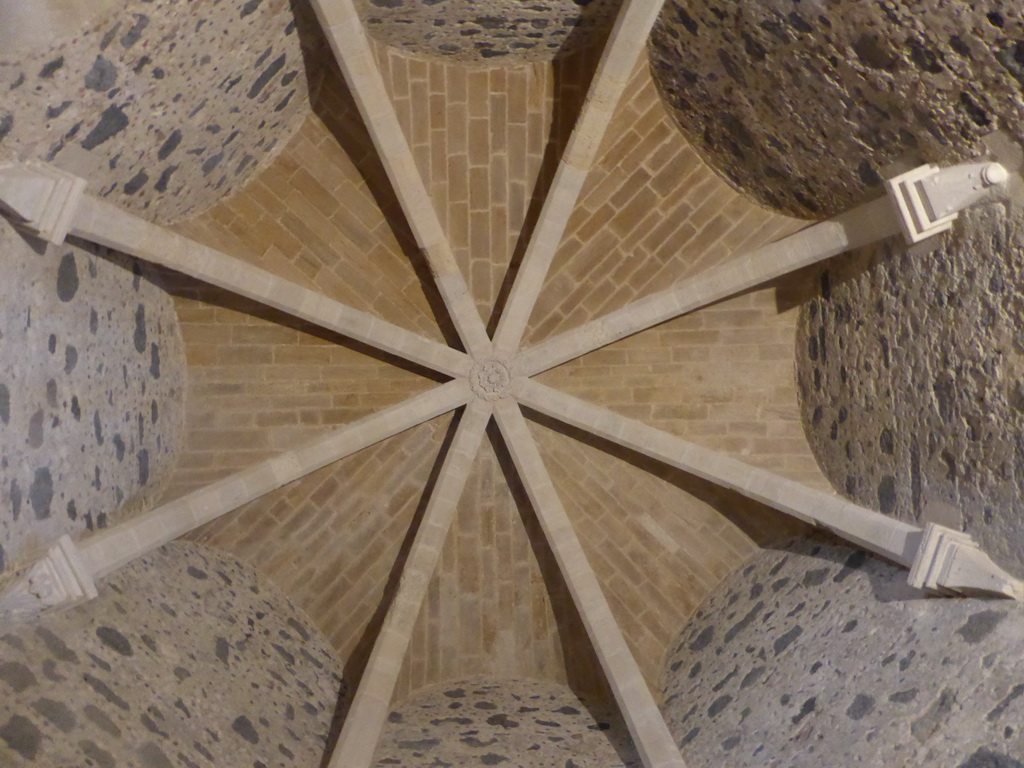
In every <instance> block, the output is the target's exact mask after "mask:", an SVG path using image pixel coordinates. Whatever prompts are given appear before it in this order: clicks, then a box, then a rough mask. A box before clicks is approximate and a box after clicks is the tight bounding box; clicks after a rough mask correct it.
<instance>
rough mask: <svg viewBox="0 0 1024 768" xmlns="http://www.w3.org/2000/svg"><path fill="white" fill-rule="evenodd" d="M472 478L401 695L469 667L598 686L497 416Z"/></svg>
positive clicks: (591, 688) (468, 671)
mask: <svg viewBox="0 0 1024 768" xmlns="http://www.w3.org/2000/svg"><path fill="white" fill-rule="evenodd" d="M489 433H490V434H489V437H490V444H487V443H485V445H484V446H483V447H482V449H481V452H480V454H479V456H478V457H477V460H476V463H475V465H474V468H473V472H472V474H471V475H470V478H469V481H468V483H467V485H466V490H465V493H464V496H463V500H462V503H461V504H460V505H459V512H458V517H457V518H456V521H455V524H454V526H453V527H452V531H451V534H450V536H449V538H448V542H447V544H446V545H445V548H444V550H443V553H442V556H441V561H440V563H439V566H438V573H437V574H436V575H435V576H434V578H433V579H432V580H431V583H430V588H429V590H428V593H427V598H426V601H425V603H424V608H423V611H422V612H421V614H420V618H419V620H418V622H417V625H416V630H415V633H414V635H413V641H412V643H411V645H410V648H409V655H408V657H407V662H406V664H405V666H404V667H403V671H402V675H401V677H400V678H399V683H398V688H397V690H396V694H395V695H396V698H397V699H401V698H403V697H405V696H406V695H408V694H410V693H412V692H414V691H416V690H418V689H420V688H422V687H424V686H426V685H430V684H433V683H436V682H440V681H443V680H452V679H457V678H459V677H465V676H467V675H486V676H496V677H517V678H518V677H527V678H535V679H541V680H556V681H560V682H571V683H572V684H573V686H574V687H575V688H576V690H581V691H584V692H588V693H595V694H600V693H603V692H604V682H603V678H602V677H601V672H600V669H599V667H598V665H597V661H596V659H595V658H594V657H593V655H592V653H591V651H590V646H589V642H588V640H587V636H586V630H585V629H584V628H583V625H582V624H581V622H580V620H579V617H578V616H577V614H576V609H575V607H574V606H573V602H572V598H571V596H570V595H569V592H568V589H567V588H566V586H565V584H564V582H563V581H562V578H561V575H560V574H559V572H558V566H557V564H556V563H555V561H554V558H553V556H552V555H551V552H550V550H549V549H548V546H547V543H546V541H545V539H544V535H543V533H542V532H541V530H540V527H539V525H538V523H537V522H536V520H535V518H534V516H533V513H532V511H531V510H530V506H529V501H528V500H527V499H526V497H525V494H524V493H523V492H522V491H520V488H519V485H518V482H517V480H516V478H515V469H514V468H513V467H512V466H511V463H510V462H508V461H507V459H504V461H505V462H506V466H505V470H507V471H508V472H509V473H510V476H511V478H512V481H513V487H514V488H515V491H514V493H515V494H516V495H513V490H510V487H509V483H508V482H506V479H505V477H506V476H505V474H504V470H503V468H502V466H501V465H500V464H499V461H498V459H497V458H496V454H495V450H494V448H493V446H497V450H498V452H499V453H500V454H501V455H502V456H505V451H504V447H503V445H502V444H501V441H500V438H498V437H497V434H496V428H495V425H494V424H493V422H492V424H491V427H490V429H489Z"/></svg>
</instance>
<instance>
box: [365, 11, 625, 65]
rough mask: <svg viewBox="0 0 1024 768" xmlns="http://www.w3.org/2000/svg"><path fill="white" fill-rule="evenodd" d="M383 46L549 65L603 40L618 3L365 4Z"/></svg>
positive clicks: (470, 58)
mask: <svg viewBox="0 0 1024 768" xmlns="http://www.w3.org/2000/svg"><path fill="white" fill-rule="evenodd" d="M358 5H359V11H360V16H361V17H362V19H363V23H364V24H365V25H366V29H367V31H368V32H369V33H370V34H371V35H372V36H373V37H374V38H375V39H377V40H378V41H379V42H381V43H384V44H385V45H391V46H395V47H398V48H402V49H404V50H406V51H408V52H410V53H416V54H421V55H426V56H445V57H448V58H452V59H457V60H461V61H488V60H495V59H496V60H498V61H500V62H501V63H505V62H509V61H513V60H515V61H548V60H550V59H552V58H554V57H555V56H558V55H561V54H564V53H569V52H571V51H574V50H578V49H580V48H583V47H586V46H587V45H590V44H591V43H594V42H596V41H597V40H600V39H601V38H602V37H603V36H604V35H605V34H606V33H607V31H608V30H609V29H610V28H611V25H612V22H613V21H614V20H615V14H616V11H617V9H618V4H617V3H616V2H614V0H535V2H531V3H522V2H516V0H446V1H445V2H442V1H441V0H434V1H433V2H420V0H360V2H359V4H358Z"/></svg>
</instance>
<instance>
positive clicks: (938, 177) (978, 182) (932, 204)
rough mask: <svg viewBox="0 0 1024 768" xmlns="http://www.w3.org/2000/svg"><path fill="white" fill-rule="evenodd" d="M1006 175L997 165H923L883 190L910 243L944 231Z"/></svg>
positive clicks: (984, 199) (986, 196)
mask: <svg viewBox="0 0 1024 768" xmlns="http://www.w3.org/2000/svg"><path fill="white" fill-rule="evenodd" d="M1008 177H1009V174H1008V173H1007V171H1006V169H1005V168H1004V167H1003V166H1001V165H1000V164H999V163H991V162H982V163H962V164H960V165H954V166H952V167H950V168H941V169H940V168H939V167H938V166H935V165H922V166H918V167H917V168H914V169H913V170H910V171H907V172H906V173H903V174H900V175H899V176H895V177H893V178H891V179H889V180H888V181H887V182H886V183H885V186H886V190H887V191H888V193H889V196H890V198H891V199H892V201H893V202H894V203H895V205H896V209H897V211H898V212H899V215H900V223H901V225H902V227H903V234H904V236H905V237H906V238H907V242H908V243H910V244H914V243H919V242H921V241H922V240H926V239H928V238H929V237H933V236H934V235H937V234H939V233H940V232H945V231H946V230H948V229H950V228H951V227H952V226H953V222H954V221H955V220H956V218H957V216H958V215H959V212H960V211H961V210H963V209H964V208H968V207H970V206H972V205H976V204H978V203H983V202H987V201H989V200H991V199H992V198H993V192H994V191H995V189H996V188H999V187H1002V186H1003V185H1005V183H1006V180H1007V178H1008Z"/></svg>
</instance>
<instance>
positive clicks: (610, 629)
mask: <svg viewBox="0 0 1024 768" xmlns="http://www.w3.org/2000/svg"><path fill="white" fill-rule="evenodd" d="M494 415H495V418H496V419H497V422H498V426H499V427H500V429H501V433H502V435H503V436H504V438H505V445H506V446H507V447H508V451H509V453H510V454H511V455H512V460H513V462H514V463H515V465H516V470H517V472H518V473H519V477H520V479H521V480H522V482H523V485H524V486H525V488H526V492H527V495H528V496H529V497H530V502H531V504H532V505H533V508H534V510H535V511H536V513H537V518H538V520H539V521H540V524H541V528H542V529H543V531H544V535H545V537H546V538H547V541H548V544H549V545H550V546H551V551H552V553H553V554H554V556H555V560H556V561H557V562H558V567H559V569H560V570H561V572H562V576H563V578H564V579H565V582H566V585H567V586H568V587H569V592H570V593H571V594H572V598H573V602H574V603H575V604H576V608H577V610H578V611H579V614H580V618H581V619H582V620H583V624H584V626H585V627H586V629H587V634H588V635H589V637H590V641H591V643H593V646H594V650H595V652H596V653H597V657H598V659H599V660H600V662H601V668H602V669H603V670H604V673H605V677H606V678H607V680H608V684H609V685H610V686H611V689H612V692H613V693H614V695H615V700H616V701H617V702H618V705H619V710H620V711H621V713H622V717H623V719H624V720H625V721H626V725H627V727H628V728H629V732H630V735H631V736H632V737H633V743H634V744H635V746H636V748H637V752H638V753H639V754H640V758H641V760H642V761H643V764H644V766H645V767H646V768H685V765H686V764H685V763H684V762H683V758H682V755H680V754H679V749H678V748H677V747H676V744H675V741H673V739H672V734H671V733H669V730H668V726H667V725H666V724H665V720H664V718H663V717H662V716H661V712H660V711H659V710H658V705H657V704H656V703H655V701H654V698H653V697H652V696H651V692H650V690H649V689H648V687H647V683H646V682H645V681H644V678H643V675H642V674H641V673H640V667H639V666H637V663H636V659H634V658H633V654H632V653H631V652H630V650H629V646H628V645H627V644H626V640H625V638H624V637H623V636H622V630H621V629H619V625H618V622H616V620H615V616H614V615H613V614H612V611H611V608H610V607H609V606H608V600H607V599H606V598H605V596H604V592H602V591H601V586H600V584H599V583H598V581H597V576H596V575H595V574H594V570H593V568H591V566H590V563H589V562H588V560H587V556H586V554H585V553H584V552H583V547H582V546H581V545H580V542H579V539H578V538H577V536H576V532H575V531H574V530H573V528H572V523H571V522H570V521H569V516H568V515H567V514H566V512H565V509H564V507H563V506H562V502H561V500H560V499H559V498H558V492H557V491H556V490H555V487H554V485H553V484H552V482H551V478H550V476H549V475H548V471H547V468H546V467H545V466H544V461H543V459H542V458H541V455H540V452H539V451H538V450H537V444H536V443H535V442H534V439H533V436H532V435H531V434H530V431H529V429H528V428H527V426H526V421H525V420H524V419H523V415H522V413H521V412H520V410H519V406H518V405H517V404H516V403H515V401H513V400H508V399H506V400H500V401H498V402H497V403H496V404H495V407H494Z"/></svg>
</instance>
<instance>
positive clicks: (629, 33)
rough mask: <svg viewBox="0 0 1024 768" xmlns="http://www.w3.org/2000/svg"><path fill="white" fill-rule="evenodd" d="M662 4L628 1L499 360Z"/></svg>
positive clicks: (505, 316)
mask: <svg viewBox="0 0 1024 768" xmlns="http://www.w3.org/2000/svg"><path fill="white" fill-rule="evenodd" d="M662 2H663V0H626V2H624V3H623V5H622V8H621V9H620V10H619V15H618V17H617V18H616V20H615V26H614V27H613V28H612V32H611V36H610V37H609V38H608V43H607V44H606V46H605V49H604V52H603V53H602V54H601V61H600V63H599V64H598V67H597V72H596V74H595V75H594V79H593V82H591V84H590V90H589V91H588V92H587V97H586V101H585V102H584V104H583V109H582V111H581V112H580V115H579V118H578V119H577V121H576V127H575V128H574V129H573V132H572V136H571V137H570V138H569V143H568V145H567V146H566V148H565V153H564V154H563V155H562V160H561V162H560V163H559V164H558V170H557V171H556V173H555V178H554V180H553V181H552V183H551V189H550V190H549V191H548V196H547V198H546V199H545V200H544V206H543V208H542V209H541V212H540V218H539V219H538V221H537V226H536V227H535V228H534V231H533V236H532V237H531V238H530V243H529V246H528V247H527V249H526V254H525V255H524V257H523V262H522V265H521V266H520V268H519V273H518V274H517V275H516V279H515V283H514V284H513V286H512V291H511V293H510V294H509V298H508V302H507V303H506V305H505V311H504V312H503V313H502V316H501V320H500V321H499V322H498V329H497V331H496V332H495V335H494V349H495V354H496V356H497V357H499V358H503V357H508V356H509V355H511V354H512V353H514V352H515V351H516V349H517V348H518V347H519V343H520V341H521V340H522V338H523V332H524V331H525V330H526V324H527V322H529V320H530V315H531V314H532V313H533V307H534V305H535V304H536V303H537V297H538V296H540V292H541V288H542V287H543V286H544V278H545V277H546V276H547V273H548V268H549V267H550V266H551V260H552V259H553V258H554V256H555V251H556V250H557V249H558V244H559V243H560V242H561V241H562V235H563V234H564V233H565V227H566V225H567V224H568V223H569V217H570V216H571V215H572V211H573V208H574V207H575V206H576V200H577V198H578V197H579V195H580V190H581V189H582V188H583V182H584V180H585V179H586V177H587V173H589V172H590V169H591V168H592V167H593V166H594V163H595V161H596V160H597V152H598V150H599V149H600V148H601V139H603V138H604V135H605V131H606V130H607V129H608V125H609V123H610V122H611V120H612V116H613V114H614V113H615V108H616V107H617V106H618V103H619V100H620V99H621V98H622V94H623V91H625V89H626V85H627V84H628V82H629V77H630V75H631V74H632V72H633V68H634V66H635V65H636V62H637V58H638V57H639V55H640V53H641V52H642V51H643V50H644V44H645V43H646V41H647V36H648V34H650V31H651V26H652V25H653V24H654V20H655V18H657V16H658V11H659V10H660V9H661V5H662Z"/></svg>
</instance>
